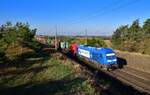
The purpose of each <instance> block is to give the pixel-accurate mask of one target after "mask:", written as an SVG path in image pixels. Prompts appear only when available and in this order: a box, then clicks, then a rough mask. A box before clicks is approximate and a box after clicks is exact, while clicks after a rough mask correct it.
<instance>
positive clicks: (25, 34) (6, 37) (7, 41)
mask: <svg viewBox="0 0 150 95" xmlns="http://www.w3.org/2000/svg"><path fill="white" fill-rule="evenodd" d="M35 33H36V29H30V26H29V24H28V23H21V22H17V23H16V24H14V25H13V24H12V23H11V22H7V23H5V24H3V25H1V26H0V63H3V62H4V60H5V59H6V56H5V55H6V52H5V51H6V50H7V48H8V47H9V46H10V45H13V44H16V43H19V45H31V44H33V43H34V41H35V39H34V36H35ZM34 45H35V44H34Z"/></svg>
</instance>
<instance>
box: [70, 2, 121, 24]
mask: <svg viewBox="0 0 150 95" xmlns="http://www.w3.org/2000/svg"><path fill="white" fill-rule="evenodd" d="M120 3H122V0H117V1H116V2H113V3H111V4H109V5H105V6H104V7H102V8H101V9H99V10H97V11H95V12H92V13H88V14H87V15H88V16H83V17H79V18H78V19H85V18H88V17H90V16H92V15H91V14H95V13H98V12H101V11H104V10H106V9H107V8H108V7H109V6H112V5H114V4H120ZM89 15H90V16H89ZM75 21H76V20H72V21H70V22H75Z"/></svg>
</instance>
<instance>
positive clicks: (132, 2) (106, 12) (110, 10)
mask: <svg viewBox="0 0 150 95" xmlns="http://www.w3.org/2000/svg"><path fill="white" fill-rule="evenodd" d="M120 1H121V0H120ZM139 1H140V0H133V1H130V2H127V3H124V4H121V5H119V6H117V7H114V8H112V9H109V10H106V11H105V10H104V11H100V12H97V13H95V14H93V15H91V16H87V17H85V18H84V19H79V20H77V21H76V22H72V23H71V24H76V23H81V22H83V21H87V20H91V19H93V18H95V17H100V16H103V15H105V14H108V13H111V12H114V11H116V10H119V9H121V8H124V7H127V6H130V5H132V4H135V3H137V2H139Z"/></svg>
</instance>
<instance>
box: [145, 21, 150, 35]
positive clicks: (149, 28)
mask: <svg viewBox="0 0 150 95" xmlns="http://www.w3.org/2000/svg"><path fill="white" fill-rule="evenodd" d="M143 30H144V32H145V34H150V19H147V20H146V21H145V22H144V25H143Z"/></svg>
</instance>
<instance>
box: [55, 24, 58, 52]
mask: <svg viewBox="0 0 150 95" xmlns="http://www.w3.org/2000/svg"><path fill="white" fill-rule="evenodd" d="M57 44H58V43H57V25H56V26H55V50H57Z"/></svg>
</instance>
